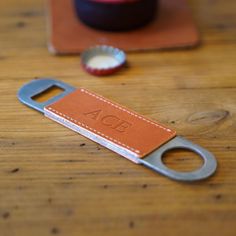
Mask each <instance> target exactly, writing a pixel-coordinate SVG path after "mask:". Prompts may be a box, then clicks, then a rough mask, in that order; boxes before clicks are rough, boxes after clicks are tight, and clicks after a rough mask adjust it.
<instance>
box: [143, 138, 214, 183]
mask: <svg viewBox="0 0 236 236" xmlns="http://www.w3.org/2000/svg"><path fill="white" fill-rule="evenodd" d="M173 149H187V150H191V151H193V152H195V153H197V154H198V155H199V156H200V157H202V158H203V160H204V164H203V166H202V167H201V168H199V169H197V170H195V171H192V172H178V171H175V170H172V169H170V168H168V167H167V166H166V165H165V164H164V163H163V161H162V157H163V154H164V153H166V152H167V151H170V150H173ZM140 162H141V164H143V165H145V166H147V167H149V168H151V169H153V170H155V171H157V172H159V173H161V174H163V175H165V176H167V177H169V178H171V179H174V180H179V181H196V180H202V179H206V178H208V177H209V176H211V175H212V174H213V173H214V172H215V171H216V167H217V162H216V159H215V157H214V156H213V155H212V154H211V153H210V152H208V151H207V150H206V149H204V148H202V147H200V146H198V145H196V144H194V143H192V142H190V141H188V140H186V139H185V138H183V137H180V136H177V137H175V138H173V139H172V140H170V141H169V142H168V143H166V144H164V145H163V146H161V147H160V148H159V149H157V150H156V151H154V152H153V153H151V154H150V155H148V156H147V157H146V158H144V159H142V160H141V161H140Z"/></svg>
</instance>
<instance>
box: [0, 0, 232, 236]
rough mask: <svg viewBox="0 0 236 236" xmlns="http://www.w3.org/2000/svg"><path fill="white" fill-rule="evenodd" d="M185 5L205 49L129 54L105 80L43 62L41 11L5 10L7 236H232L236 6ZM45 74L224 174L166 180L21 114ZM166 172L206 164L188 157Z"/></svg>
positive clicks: (0, 57)
mask: <svg viewBox="0 0 236 236" xmlns="http://www.w3.org/2000/svg"><path fill="white" fill-rule="evenodd" d="M189 2H190V5H191V8H192V10H193V14H194V17H195V19H196V22H197V23H198V25H199V29H200V31H201V34H202V45H201V46H200V47H198V48H196V49H194V50H175V51H163V52H148V53H132V54H128V60H129V67H127V68H124V69H123V70H122V71H120V72H119V73H118V74H116V75H114V76H111V77H107V78H96V77H93V76H90V75H88V74H86V73H85V72H84V71H83V70H82V69H81V67H80V62H79V57H77V56H68V57H54V56H52V55H50V54H49V53H48V51H47V47H46V26H45V17H44V4H43V1H40V0H37V1H36V0H35V1H32V0H24V1H17V0H8V1H1V2H0V89H1V99H0V121H1V122H0V132H1V133H0V235H1V236H47V235H63V236H64V235H65V236H78V235H82V236H83V235H96V236H97V235H102V236H105V235H113V236H115V235H119V236H121V235H122V236H124V235H135V236H138V235H140V236H143V235H159V236H173V235H188V236H195V235H196V236H199V235H201V236H203V235H206V236H209V235H214V236H216V235H223V236H235V235H236V106H235V103H236V23H235V22H236V14H235V9H236V2H235V0H228V1H217V0H215V1H213V0H212V1H205V0H191V1H189ZM46 76H48V77H56V78H58V79H60V80H63V81H64V82H67V83H69V84H71V85H73V86H75V87H79V86H83V87H86V88H88V89H90V90H93V91H95V92H98V93H100V94H102V95H104V96H106V97H108V98H110V99H112V100H115V101H117V102H119V103H121V104H124V105H126V106H127V107H130V108H132V109H134V110H135V111H137V112H139V113H141V114H144V115H146V116H148V117H151V118H153V119H156V120H159V121H160V122H162V123H164V124H167V125H169V126H170V127H172V128H174V129H176V130H177V131H178V133H179V134H181V135H183V136H186V137H187V138H189V139H190V140H192V141H194V142H196V143H198V144H200V145H202V146H204V147H206V148H207V149H209V150H210V151H211V152H213V153H214V154H215V156H216V157H217V160H218V164H219V167H218V170H217V173H216V174H215V175H214V176H213V177H212V178H209V179H208V180H206V181H202V182H198V183H194V184H183V183H179V182H175V181H171V180H169V179H167V178H165V177H163V176H161V175H159V174H157V173H154V172H153V171H151V170H149V169H147V168H145V167H142V166H138V165H135V164H133V163H131V162H129V161H127V160H125V159H124V158H120V157H119V156H118V155H116V154H114V153H112V152H110V151H108V150H106V149H105V148H103V147H101V146H99V145H97V144H95V143H93V142H91V141H89V140H87V139H85V138H83V137H82V136H79V135H77V134H76V133H73V132H72V131H70V130H68V129H66V128H64V127H62V126H60V125H58V124H56V123H54V122H52V121H50V120H48V119H46V118H44V117H43V116H42V115H40V114H39V113H38V112H36V111H33V110H31V109H29V108H27V107H25V106H23V105H22V104H20V103H19V101H18V100H17V98H16V93H17V90H18V88H19V87H20V86H22V84H24V83H26V82H28V81H29V80H31V79H33V78H38V77H46ZM165 162H166V163H167V165H168V166H170V167H172V168H175V169H178V170H189V169H192V168H194V167H197V166H198V165H199V164H200V163H201V162H200V160H199V159H198V158H195V157H194V155H193V154H188V153H184V152H176V153H169V154H168V155H167V156H166V157H165Z"/></svg>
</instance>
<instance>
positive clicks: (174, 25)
mask: <svg viewBox="0 0 236 236" xmlns="http://www.w3.org/2000/svg"><path fill="white" fill-rule="evenodd" d="M48 1H49V29H50V36H49V37H50V38H49V51H50V52H52V53H55V54H73V53H80V52H82V51H83V50H85V49H87V48H89V47H91V46H94V45H98V44H106V45H112V46H114V47H118V48H121V49H123V50H125V51H134V50H136V51H137V50H151V49H167V48H168V49H170V48H183V47H192V46H196V45H197V44H198V43H199V34H198V31H197V28H196V25H195V24H194V21H193V18H192V16H191V11H190V9H189V8H188V5H187V3H186V2H185V0H160V7H159V12H158V14H157V17H156V19H155V20H154V21H153V22H152V23H150V24H149V25H148V26H146V27H144V28H141V29H138V30H134V31H129V32H113V33H111V32H105V31H99V30H95V29H92V28H90V27H88V26H86V25H84V24H83V23H81V22H80V21H79V20H78V18H77V16H76V13H75V10H74V7H73V0H48Z"/></svg>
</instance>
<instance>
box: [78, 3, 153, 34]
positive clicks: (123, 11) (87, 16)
mask: <svg viewBox="0 0 236 236" xmlns="http://www.w3.org/2000/svg"><path fill="white" fill-rule="evenodd" d="M74 2H75V8H76V12H77V15H78V17H79V18H80V20H81V21H82V22H84V23H85V24H86V25H89V26H91V27H93V28H96V29H101V30H107V31H125V30H132V29H135V28H139V27H141V26H144V25H146V24H147V23H149V22H150V21H151V20H152V19H153V18H154V16H155V14H156V11H157V2H158V0H74Z"/></svg>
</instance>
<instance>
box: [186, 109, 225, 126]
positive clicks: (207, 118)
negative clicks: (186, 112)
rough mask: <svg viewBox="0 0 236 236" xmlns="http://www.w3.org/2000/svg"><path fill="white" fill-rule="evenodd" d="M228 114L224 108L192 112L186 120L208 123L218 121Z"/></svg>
mask: <svg viewBox="0 0 236 236" xmlns="http://www.w3.org/2000/svg"><path fill="white" fill-rule="evenodd" d="M228 116H229V112H228V111H225V110H214V111H201V112H197V113H194V114H192V115H191V116H190V117H189V118H188V119H187V121H188V122H189V123H191V124H209V123H218V122H220V121H222V120H224V119H226V118H227V117H228Z"/></svg>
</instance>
